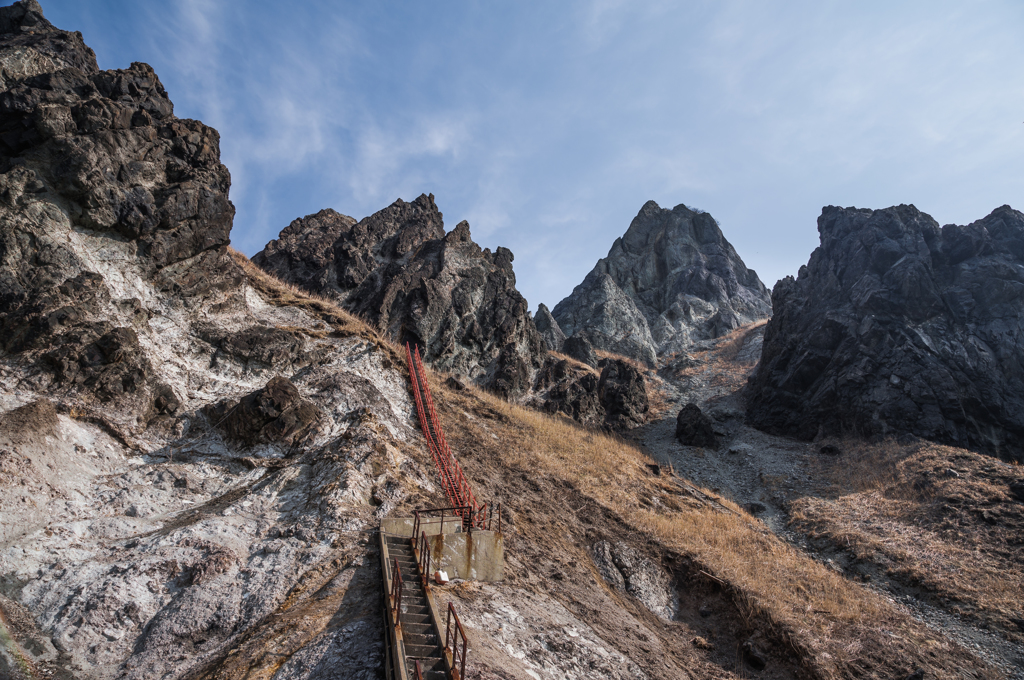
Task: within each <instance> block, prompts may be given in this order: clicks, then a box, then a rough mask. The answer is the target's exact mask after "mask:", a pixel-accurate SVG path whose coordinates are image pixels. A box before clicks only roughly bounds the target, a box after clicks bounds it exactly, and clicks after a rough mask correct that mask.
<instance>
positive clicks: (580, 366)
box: [548, 350, 601, 376]
mask: <svg viewBox="0 0 1024 680" xmlns="http://www.w3.org/2000/svg"><path fill="white" fill-rule="evenodd" d="M548 355H549V356H552V357H554V358H555V359H557V360H559V361H566V362H568V363H569V365H570V366H572V367H573V368H575V369H577V370H580V371H586V372H587V373H593V374H594V375H598V376H599V375H601V371H599V370H597V369H596V368H594V367H593V366H590V365H588V364H585V363H583V362H582V361H579V360H578V359H573V358H572V357H571V356H569V355H568V354H562V353H561V352H552V351H550V350H548Z"/></svg>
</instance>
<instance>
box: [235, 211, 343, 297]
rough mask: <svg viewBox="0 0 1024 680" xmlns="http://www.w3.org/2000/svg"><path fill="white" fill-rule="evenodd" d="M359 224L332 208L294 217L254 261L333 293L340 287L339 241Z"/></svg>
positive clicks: (307, 286)
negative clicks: (338, 265) (337, 249)
mask: <svg viewBox="0 0 1024 680" xmlns="http://www.w3.org/2000/svg"><path fill="white" fill-rule="evenodd" d="M355 224H356V220H355V219H354V218H352V217H349V216H348V215H342V214H341V213H337V212H335V211H333V210H330V209H327V210H321V211H320V212H318V213H316V214H315V215H307V216H306V217H302V218H299V219H297V220H294V221H292V223H291V224H289V225H288V226H287V227H285V228H284V230H283V231H282V232H281V234H280V236H278V237H277V238H276V239H275V240H273V241H271V242H270V243H268V244H267V246H266V247H265V248H264V249H263V250H262V251H261V252H259V253H257V254H256V255H254V256H253V258H252V261H253V262H255V263H256V264H258V265H259V266H260V267H262V268H263V269H265V270H266V271H268V272H271V273H273V274H276V275H277V276H279V277H281V278H286V277H287V280H288V281H290V282H291V283H294V284H296V285H298V286H301V287H302V288H305V289H306V290H309V291H311V292H314V293H329V292H331V291H333V290H335V289H336V288H339V286H338V267H336V266H335V263H336V259H335V250H336V245H337V244H338V242H339V239H340V238H341V237H342V235H343V234H344V235H345V236H346V237H347V236H349V235H350V234H351V231H352V227H354V226H355ZM350 287H351V286H348V288H350Z"/></svg>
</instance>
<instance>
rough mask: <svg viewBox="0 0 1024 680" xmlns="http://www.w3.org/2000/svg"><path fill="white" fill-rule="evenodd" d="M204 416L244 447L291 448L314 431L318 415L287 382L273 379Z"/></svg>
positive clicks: (282, 379) (218, 405)
mask: <svg viewBox="0 0 1024 680" xmlns="http://www.w3.org/2000/svg"><path fill="white" fill-rule="evenodd" d="M206 415H207V417H208V418H209V419H210V421H211V422H212V423H213V425H214V426H215V427H219V428H220V429H222V430H223V431H224V433H225V434H226V435H227V436H228V437H229V438H231V439H234V440H236V441H239V442H242V443H244V444H248V445H253V444H265V443H279V444H284V445H288V446H291V445H294V444H296V443H298V442H300V441H302V440H303V439H304V438H305V437H307V436H308V435H310V434H311V433H312V432H313V431H314V430H315V428H316V424H317V422H318V421H319V419H320V415H321V414H320V409H318V408H317V407H316V405H315V404H313V403H312V402H311V401H308V400H306V399H303V398H302V396H301V395H300V394H299V389H298V388H297V387H296V386H295V385H294V384H293V383H292V382H291V381H290V380H288V379H287V378H284V377H282V376H277V377H275V378H273V379H271V380H270V382H268V383H267V384H266V385H265V386H264V387H263V388H261V389H258V390H256V391H255V392H252V393H250V394H248V395H246V396H244V397H242V399H241V400H240V401H237V402H231V401H226V402H221V403H220V404H217V405H216V406H215V407H213V408H209V409H207V411H206Z"/></svg>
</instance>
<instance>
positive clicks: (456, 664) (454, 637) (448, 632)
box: [444, 602, 467, 680]
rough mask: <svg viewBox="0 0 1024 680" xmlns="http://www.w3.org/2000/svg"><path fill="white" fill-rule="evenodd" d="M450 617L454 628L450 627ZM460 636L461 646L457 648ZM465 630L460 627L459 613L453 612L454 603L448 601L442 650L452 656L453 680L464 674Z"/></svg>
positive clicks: (462, 676)
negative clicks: (453, 622)
mask: <svg viewBox="0 0 1024 680" xmlns="http://www.w3.org/2000/svg"><path fill="white" fill-rule="evenodd" d="M452 619H454V620H455V628H454V629H453V628H452ZM460 637H461V638H462V648H461V649H460V648H459V638H460ZM466 645H467V641H466V631H464V630H463V629H462V622H461V621H459V615H458V614H456V613H455V605H454V604H452V603H451V602H449V603H448V622H447V623H446V624H445V627H444V651H445V653H446V654H450V655H451V657H452V677H453V678H455V680H459V679H460V678H464V677H465V676H466Z"/></svg>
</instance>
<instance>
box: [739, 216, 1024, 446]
mask: <svg viewBox="0 0 1024 680" xmlns="http://www.w3.org/2000/svg"><path fill="white" fill-rule="evenodd" d="M818 231H819V233H820V235H821V245H820V246H819V247H818V248H817V249H816V250H815V251H814V253H813V254H812V255H811V258H810V261H809V262H808V264H807V265H806V266H804V267H801V269H800V274H799V276H798V277H797V278H796V279H794V278H792V277H787V278H785V279H783V280H781V281H779V283H778V284H776V286H775V290H774V291H773V292H772V304H773V307H774V309H775V315H774V316H773V317H772V319H771V321H769V322H768V325H767V328H766V330H765V339H764V345H763V349H762V356H761V362H760V364H759V365H758V368H757V371H756V373H755V374H754V376H753V378H752V380H751V382H750V387H749V390H748V394H747V398H748V407H747V416H748V419H749V421H750V423H751V424H753V425H754V426H755V427H758V428H761V429H763V430H766V431H768V432H774V433H778V434H787V435H792V436H796V437H800V438H804V439H812V438H814V437H815V436H818V435H819V434H820V435H837V436H838V435H843V434H857V435H862V436H887V435H900V434H904V433H909V434H912V435H915V436H918V437H924V438H927V439H931V440H935V441H940V442H943V443H947V444H952V445H956V446H964V447H968V448H972V449H976V450H979V451H983V452H988V453H991V454H996V455H999V456H1002V457H1005V458H1008V459H1016V460H1022V459H1024V446H1022V444H1021V442H1022V441H1024V362H1022V361H1021V360H1020V357H1021V356H1022V355H1024V324H1022V323H1021V320H1022V319H1024V215H1022V214H1021V213H1020V212H1018V211H1016V210H1013V209H1011V208H1010V207H1009V206H1003V207H1001V208H998V209H996V210H994V211H993V212H992V213H991V214H990V215H988V216H987V217H985V218H984V219H982V220H978V221H977V222H974V223H972V224H970V225H967V226H957V225H952V224H949V225H946V226H943V227H940V226H939V224H938V223H937V222H936V221H935V220H934V219H932V218H931V217H930V216H928V215H926V214H925V213H922V212H921V211H920V210H918V209H917V208H915V207H914V206H912V205H901V206H897V207H893V208H886V209H884V210H865V209H858V208H836V207H831V206H830V207H826V208H825V209H823V211H822V214H821V217H819V218H818Z"/></svg>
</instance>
